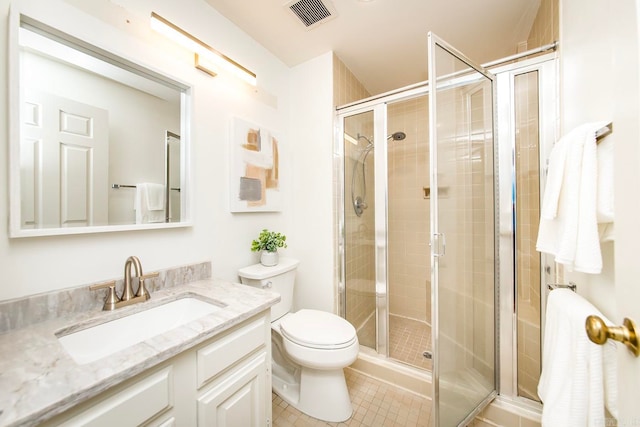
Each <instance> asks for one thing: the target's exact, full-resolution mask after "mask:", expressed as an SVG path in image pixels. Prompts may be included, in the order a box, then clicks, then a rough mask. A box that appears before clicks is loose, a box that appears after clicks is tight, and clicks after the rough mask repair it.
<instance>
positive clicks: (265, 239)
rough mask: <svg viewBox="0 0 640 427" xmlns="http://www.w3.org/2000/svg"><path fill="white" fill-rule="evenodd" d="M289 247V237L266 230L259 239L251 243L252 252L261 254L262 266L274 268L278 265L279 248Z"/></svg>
mask: <svg viewBox="0 0 640 427" xmlns="http://www.w3.org/2000/svg"><path fill="white" fill-rule="evenodd" d="M286 247H287V236H285V235H284V234H281V233H277V232H275V231H269V230H267V229H266V228H265V229H263V230H262V231H261V232H260V235H259V236H258V238H257V239H255V240H254V241H252V242H251V251H252V252H258V251H262V253H261V254H260V264H262V265H264V266H267V267H272V266H274V265H277V264H278V248H286Z"/></svg>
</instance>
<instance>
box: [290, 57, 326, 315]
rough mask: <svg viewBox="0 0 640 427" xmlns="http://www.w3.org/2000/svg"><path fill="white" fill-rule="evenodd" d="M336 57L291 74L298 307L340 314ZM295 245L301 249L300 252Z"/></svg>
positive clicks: (322, 60) (303, 65)
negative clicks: (337, 308) (336, 280)
mask: <svg viewBox="0 0 640 427" xmlns="http://www.w3.org/2000/svg"><path fill="white" fill-rule="evenodd" d="M332 73H333V54H332V53H331V52H329V53H326V54H324V55H321V56H319V57H317V58H315V59H312V60H310V61H308V62H306V63H304V64H301V65H299V66H297V67H295V68H293V70H292V74H291V92H292V105H291V132H290V137H291V142H292V146H293V153H294V160H295V162H294V165H293V171H294V182H293V201H294V204H293V206H292V210H293V229H294V235H295V236H296V238H295V242H294V241H293V240H292V243H293V244H290V248H291V249H290V251H291V253H292V256H295V257H298V258H300V260H301V263H300V267H298V278H297V281H296V295H295V300H294V304H295V307H296V308H297V309H299V308H315V309H318V310H325V311H335V310H334V309H335V307H334V306H335V292H334V289H335V285H334V283H333V277H334V274H333V268H334V265H333V264H334V256H333V245H334V230H333V223H334V218H333V119H334V108H333V77H332V75H333V74H332ZM294 246H295V249H294Z"/></svg>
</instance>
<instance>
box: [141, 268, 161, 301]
mask: <svg viewBox="0 0 640 427" xmlns="http://www.w3.org/2000/svg"><path fill="white" fill-rule="evenodd" d="M158 275H159V273H158V272H157V271H156V272H153V273H147V274H142V275H141V276H140V277H138V292H136V297H143V298H144V299H145V300H148V299H149V298H150V297H151V295H149V291H148V290H147V287H146V286H145V284H144V280H145V279H151V278H152V277H158Z"/></svg>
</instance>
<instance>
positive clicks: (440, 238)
mask: <svg viewBox="0 0 640 427" xmlns="http://www.w3.org/2000/svg"><path fill="white" fill-rule="evenodd" d="M429 80H430V85H431V96H430V106H429V110H430V111H429V114H430V124H429V129H430V141H431V142H430V167H431V179H430V186H431V188H430V193H431V213H432V214H431V282H432V290H431V296H432V301H433V306H432V307H433V308H432V327H433V332H432V335H433V339H432V341H433V349H434V353H433V357H434V360H433V399H434V418H435V425H436V426H442V427H445V426H446V427H449V426H461V425H466V424H467V423H468V422H470V421H471V420H472V419H473V417H474V416H475V415H476V414H477V413H478V412H479V411H481V410H482V408H484V407H485V406H486V405H487V404H488V403H489V402H490V401H491V400H492V399H493V398H494V397H495V396H496V339H495V337H496V321H495V307H496V297H495V261H496V260H495V258H496V256H495V254H496V250H495V248H496V243H495V242H496V238H495V213H494V212H495V209H494V206H495V201H494V193H495V191H494V178H495V174H494V147H493V139H494V135H493V134H494V126H493V117H494V116H493V76H492V75H490V74H489V73H486V72H485V71H483V70H481V69H480V68H479V67H476V66H474V65H473V63H472V62H471V61H469V60H467V59H466V58H465V57H464V56H463V55H462V54H460V53H459V52H457V51H456V50H455V49H454V48H452V47H451V46H449V45H447V44H446V43H445V42H443V41H442V40H440V39H438V38H437V36H435V35H433V34H429Z"/></svg>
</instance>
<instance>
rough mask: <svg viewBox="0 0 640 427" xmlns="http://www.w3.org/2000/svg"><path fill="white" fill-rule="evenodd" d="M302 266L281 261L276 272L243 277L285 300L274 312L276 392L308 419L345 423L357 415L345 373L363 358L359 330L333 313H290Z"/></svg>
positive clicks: (261, 269)
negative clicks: (350, 366) (298, 269)
mask: <svg viewBox="0 0 640 427" xmlns="http://www.w3.org/2000/svg"><path fill="white" fill-rule="evenodd" d="M297 266H298V261H297V260H294V259H291V258H280V262H279V263H278V265H277V266H274V267H265V266H262V265H261V264H254V265H251V266H249V267H245V268H242V269H240V271H239V275H240V278H241V280H242V283H243V284H246V285H250V286H256V287H261V288H271V289H272V290H273V291H275V292H278V293H280V296H281V301H280V302H279V303H278V304H276V305H275V306H273V307H272V308H271V331H272V332H271V343H272V346H271V352H272V387H273V391H274V392H275V393H276V394H277V395H278V396H280V397H281V398H282V400H284V401H285V402H287V403H288V404H290V405H291V406H293V407H295V408H297V409H298V410H300V411H301V412H304V413H305V414H307V415H309V416H312V417H314V418H317V419H320V420H323V421H328V422H342V421H345V420H347V419H349V418H350V417H351V415H352V413H353V409H352V406H351V400H350V398H349V391H348V389H347V384H346V381H345V378H344V370H343V369H344V368H345V367H347V366H349V365H350V364H352V363H353V362H354V361H355V360H356V358H357V356H358V350H359V344H358V338H357V336H356V330H355V328H354V327H353V326H352V325H351V324H350V323H349V322H347V321H346V320H345V319H343V318H342V317H339V316H337V315H335V314H333V313H328V312H325V311H320V310H310V309H303V310H299V311H298V312H295V313H292V312H291V302H292V300H293V288H294V281H295V269H296V267H297Z"/></svg>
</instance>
